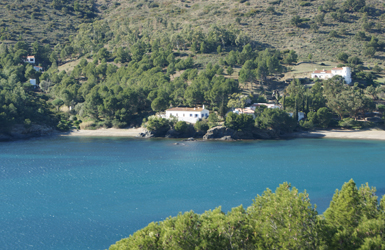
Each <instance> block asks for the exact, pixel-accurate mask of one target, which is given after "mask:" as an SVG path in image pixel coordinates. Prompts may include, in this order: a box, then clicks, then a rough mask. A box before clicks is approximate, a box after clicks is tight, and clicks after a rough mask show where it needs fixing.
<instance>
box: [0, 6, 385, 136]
mask: <svg viewBox="0 0 385 250" xmlns="http://www.w3.org/2000/svg"><path fill="white" fill-rule="evenodd" d="M45 4H46V5H45V6H44V7H43V8H45V9H44V12H42V11H41V10H40V9H39V8H38V7H39V6H40V5H41V4H40V3H37V2H34V1H30V2H18V3H12V4H10V3H8V4H7V5H5V6H6V7H5V9H6V10H9V11H8V12H7V11H4V8H3V9H2V11H3V14H4V15H6V18H4V19H3V23H2V25H3V26H4V25H5V26H6V29H5V28H3V30H2V32H10V30H12V32H14V33H15V31H14V29H8V28H11V27H13V28H14V27H15V26H9V27H8V25H11V24H13V23H14V20H13V21H12V22H11V19H10V18H11V16H12V15H13V16H15V15H16V16H22V17H23V18H24V19H21V20H20V21H18V22H20V23H21V22H23V23H25V24H23V25H25V27H27V26H28V25H30V26H31V25H32V26H33V27H34V28H33V29H32V28H28V29H31V30H33V32H32V31H31V32H29V31H28V32H24V33H22V35H23V36H21V38H20V39H19V40H20V41H18V39H15V38H14V37H15V36H16V35H15V34H16V33H15V34H13V33H12V34H13V35H12V36H11V38H12V39H13V40H7V41H6V43H3V44H2V46H1V47H0V66H1V68H0V69H1V71H2V72H1V73H2V74H1V75H0V77H1V79H0V80H1V81H0V90H4V93H7V92H11V90H12V89H14V88H16V87H18V88H22V89H23V90H24V91H27V93H28V94H31V95H32V96H34V95H35V92H38V93H39V94H40V95H41V96H42V102H43V103H45V104H46V106H45V108H47V110H46V111H44V114H45V115H48V114H49V113H50V112H52V113H54V114H55V115H56V117H51V115H50V116H49V117H47V120H50V121H52V122H57V121H59V123H58V125H57V126H58V128H60V129H61V130H67V129H70V128H71V127H72V126H73V125H74V126H76V127H78V128H82V129H97V128H100V127H112V126H113V127H119V128H122V127H126V126H140V125H142V124H143V123H145V122H146V121H147V122H151V123H159V124H158V125H159V126H161V125H162V124H164V122H163V121H158V120H156V119H155V120H151V121H149V120H148V119H149V117H151V116H152V115H154V114H156V113H157V112H162V111H164V110H165V109H167V108H169V107H170V106H173V107H176V106H188V107H197V106H202V105H205V106H206V107H208V108H209V109H210V111H211V112H213V111H214V112H215V113H216V114H218V115H219V119H222V120H221V121H222V122H223V119H224V118H225V114H226V113H227V112H228V110H229V109H230V108H236V107H240V106H244V105H246V103H244V102H245V100H246V99H249V100H250V101H251V102H265V101H269V100H270V101H273V102H276V103H281V104H282V105H283V109H285V110H286V111H290V112H293V113H294V114H297V112H295V111H301V112H304V113H305V114H308V113H309V116H308V117H307V120H306V121H305V123H301V124H297V125H299V126H300V127H302V128H305V129H311V128H317V127H320V126H321V127H323V128H327V127H329V126H330V127H336V126H337V127H338V126H339V127H341V126H342V127H355V128H360V127H362V126H374V125H373V124H372V123H363V124H359V123H356V120H360V119H361V120H364V119H365V116H366V114H367V113H370V112H371V111H373V110H377V111H380V112H381V113H382V112H383V111H384V105H382V103H383V101H382V99H384V88H383V86H382V84H381V82H383V79H381V80H380V81H379V80H378V79H380V78H381V77H382V75H381V73H382V72H383V66H380V65H381V64H383V62H382V61H383V57H384V48H385V43H384V42H383V40H384V35H383V28H382V22H383V20H385V14H384V11H383V7H384V6H383V5H382V4H380V3H378V2H376V1H372V0H367V1H365V0H339V1H333V0H325V1H324V0H318V1H302V2H301V1H280V0H278V1H273V2H272V1H270V2H267V1H255V0H250V1H244V0H242V1H237V2H235V1H229V0H218V1H181V2H179V1H174V0H169V1H163V0H160V1H120V0H118V1H106V0H99V1H97V2H94V1H92V0H89V1H79V2H77V1H60V0H54V1H47V2H45ZM3 6H4V4H3ZM18 6H20V8H19V7H18ZM31 8H32V9H33V11H35V12H36V13H37V12H40V13H45V12H46V13H45V14H44V15H41V14H36V13H35V12H33V13H31V14H30V15H31V18H30V19H31V20H27V19H26V18H27V17H28V16H27V14H28V13H29V12H28V11H29V9H31ZM59 10H60V13H59ZM25 13H27V14H25ZM32 16H33V18H32ZM51 16H52V17H51ZM43 17H44V18H43ZM45 17H47V18H45ZM50 18H52V19H53V20H56V21H57V22H59V23H60V22H61V23H64V22H66V23H67V24H68V25H67V26H68V28H65V27H66V26H63V25H60V26H57V29H56V28H52V29H48V30H47V29H44V30H41V28H40V29H39V27H41V26H44V25H45V24H46V22H47V21H48V20H49V19H50ZM54 18H56V19H54ZM92 18H93V20H92ZM71 25H73V27H72V26H71ZM20 26H21V24H20ZM32 26H31V27H32ZM75 26H76V27H75ZM21 27H24V26H21ZM18 32H20V31H18ZM37 37H42V38H41V39H43V40H40V43H36V41H35V42H34V43H33V44H31V42H33V41H34V38H37ZM44 39H46V40H47V41H48V42H49V43H50V45H51V46H49V45H48V44H46V45H45V46H44V47H42V44H44V43H45V42H47V41H45V40H44ZM9 43H12V45H11V46H7V45H6V44H9ZM27 55H34V56H35V57H36V60H37V63H38V64H41V66H42V67H44V68H45V71H44V72H35V70H34V69H33V67H32V65H27V64H25V63H24V64H23V58H24V57H25V56H27ZM335 66H338V67H343V66H349V67H350V68H351V69H352V78H353V82H352V83H353V86H346V84H345V83H344V80H343V79H342V78H338V77H337V78H336V79H331V80H329V81H324V82H322V81H315V80H314V81H312V80H311V79H308V78H309V77H310V72H311V71H312V70H313V69H314V68H321V67H322V68H326V69H331V68H332V67H335ZM30 78H32V79H37V85H38V86H39V87H38V88H37V89H33V88H31V86H30V84H29V82H28V79H30ZM298 78H307V79H306V80H305V81H302V82H301V81H300V80H299V79H298ZM289 84H290V85H289ZM5 91H7V92H5ZM3 95H4V96H5V95H6V94H3ZM19 95H24V94H23V93H20V94H19ZM0 97H1V96H0ZM14 100H15V98H13V99H7V98H5V97H4V98H3V99H1V98H0V104H1V108H0V114H1V113H4V114H3V115H2V117H3V118H1V117H0V118H1V119H3V120H4V124H8V125H7V126H8V127H9V128H10V127H12V126H14V125H15V124H16V123H20V122H22V121H24V123H25V124H30V123H31V122H32V123H35V122H38V119H34V118H33V117H31V116H30V115H29V114H27V113H26V112H20V114H18V115H16V117H15V113H16V112H15V110H14V107H19V108H18V111H24V108H23V104H22V103H16V102H17V101H16V102H15V101H14ZM14 102H15V103H14ZM318 110H320V112H319V113H317V114H316V112H318ZM258 112H261V113H258V114H257V113H256V114H257V115H262V114H264V115H266V120H264V121H259V120H258V119H255V120H253V119H251V120H250V119H249V118H247V119H246V120H247V124H248V125H247V126H248V129H252V127H258V128H262V127H266V128H269V127H270V128H271V127H274V124H275V125H277V124H279V123H280V122H279V121H276V122H274V123H273V124H270V118H271V117H269V116H271V115H273V114H270V113H269V112H266V113H263V112H262V111H258ZM381 113H379V114H381ZM213 114H214V113H213ZM264 115H263V116H264ZM19 116H20V117H19ZM285 116H287V113H285V112H283V113H282V119H283V120H285V119H286V118H285ZM318 116H319V117H318ZM321 116H322V117H323V118H322V119H321ZM332 117H334V120H331V118H332ZM233 118H234V119H235V120H234V121H236V123H237V125H236V126H234V128H239V129H241V127H243V125H242V123H244V122H245V121H246V120H242V119H243V118H244V117H240V118H239V119H238V118H236V117H233ZM324 118H325V119H324ZM377 118H378V119H380V118H379V117H377ZM151 119H152V118H151ZM213 119H214V120H217V118H213ZM231 119H232V118H231ZM338 119H340V120H343V121H341V123H339V122H338ZM345 119H348V120H346V122H345ZM26 120H27V121H26ZM321 120H323V121H327V122H321ZM380 120H381V119H380ZM211 124H216V122H213V123H211ZM225 124H226V126H227V125H228V126H233V125H231V122H228V123H225ZM268 124H270V125H268ZM368 124H369V125H368ZM174 125H175V124H172V126H174ZM206 125H207V124H206ZM206 125H205V126H204V127H205V129H207V128H208V126H209V125H207V126H206ZM254 125H255V126H254ZM210 126H211V125H210ZM293 129H295V126H294V127H293ZM198 130H200V129H199V128H198ZM241 130H242V129H241Z"/></svg>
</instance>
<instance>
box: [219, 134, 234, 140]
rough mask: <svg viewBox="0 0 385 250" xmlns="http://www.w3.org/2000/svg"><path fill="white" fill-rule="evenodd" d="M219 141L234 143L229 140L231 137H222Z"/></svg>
mask: <svg viewBox="0 0 385 250" xmlns="http://www.w3.org/2000/svg"><path fill="white" fill-rule="evenodd" d="M219 140H221V141H234V139H233V138H231V136H229V135H228V136H223V137H222V138H220V139H219Z"/></svg>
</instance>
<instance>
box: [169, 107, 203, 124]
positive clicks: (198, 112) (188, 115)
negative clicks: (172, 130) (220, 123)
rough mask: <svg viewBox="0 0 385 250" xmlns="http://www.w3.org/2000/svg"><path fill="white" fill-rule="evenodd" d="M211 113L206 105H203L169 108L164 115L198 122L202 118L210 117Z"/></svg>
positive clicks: (179, 119)
mask: <svg viewBox="0 0 385 250" xmlns="http://www.w3.org/2000/svg"><path fill="white" fill-rule="evenodd" d="M209 113H210V112H209V111H208V110H207V109H205V105H203V107H202V108H185V107H176V108H169V109H167V110H166V114H165V115H163V116H162V117H163V118H167V119H170V118H173V117H176V118H177V119H178V121H185V122H189V123H196V122H197V121H199V120H200V119H202V118H208V117H209Z"/></svg>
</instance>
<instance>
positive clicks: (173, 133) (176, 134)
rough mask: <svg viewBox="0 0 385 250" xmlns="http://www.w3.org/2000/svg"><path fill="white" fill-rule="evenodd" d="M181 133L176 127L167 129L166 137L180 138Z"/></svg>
mask: <svg viewBox="0 0 385 250" xmlns="http://www.w3.org/2000/svg"><path fill="white" fill-rule="evenodd" d="M179 136H180V133H179V132H177V131H175V130H174V129H170V130H169V131H167V133H166V135H165V136H164V137H166V138H179Z"/></svg>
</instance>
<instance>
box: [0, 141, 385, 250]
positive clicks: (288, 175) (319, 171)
mask: <svg viewBox="0 0 385 250" xmlns="http://www.w3.org/2000/svg"><path fill="white" fill-rule="evenodd" d="M176 142H180V141H176V140H139V139H126V138H124V139H122V138H84V137H83V138H82V137H55V138H43V139H33V140H27V141H15V142H2V143H0V248H1V249H5V250H7V249H13V250H18V249H23V250H24V249H39V250H44V249H66V250H68V249H71V250H72V249H76V250H77V249H106V248H108V246H109V245H111V244H113V243H114V242H116V241H117V240H120V239H121V238H124V237H127V236H129V235H130V234H132V233H133V232H135V231H136V230H138V229H140V228H143V227H145V226H146V225H147V224H148V223H150V222H151V221H159V220H163V219H165V218H166V217H168V216H175V215H177V214H178V212H179V211H189V210H194V211H195V212H197V213H202V212H204V211H205V210H208V209H213V208H215V207H217V206H222V209H223V211H225V212H226V211H228V210H230V208H231V207H234V206H238V205H240V204H243V205H244V206H245V207H247V206H249V205H250V204H251V203H252V199H254V198H255V196H256V195H257V194H262V192H263V191H264V190H265V189H266V188H270V189H273V190H274V189H275V188H276V187H277V186H278V185H279V184H280V183H282V182H285V181H286V182H290V183H292V185H293V186H295V187H297V188H298V189H299V190H300V191H303V190H304V189H306V190H307V192H308V193H309V194H310V198H311V200H312V203H313V204H317V207H318V211H319V212H320V213H322V212H323V211H324V210H325V209H326V208H327V207H328V206H329V202H330V200H331V198H332V195H333V193H334V191H335V190H336V188H341V186H342V184H343V183H344V182H346V181H348V180H349V179H351V178H353V179H354V180H355V182H356V183H357V185H361V184H363V183H365V182H369V184H370V185H371V186H375V187H377V191H378V192H377V194H378V195H381V196H382V195H383V194H384V193H385V182H384V181H383V180H384V177H385V164H384V159H385V157H384V152H385V142H381V141H363V140H331V139H296V140H287V141H246V142H211V141H210V142H183V145H182V144H180V145H175V143H176Z"/></svg>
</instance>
